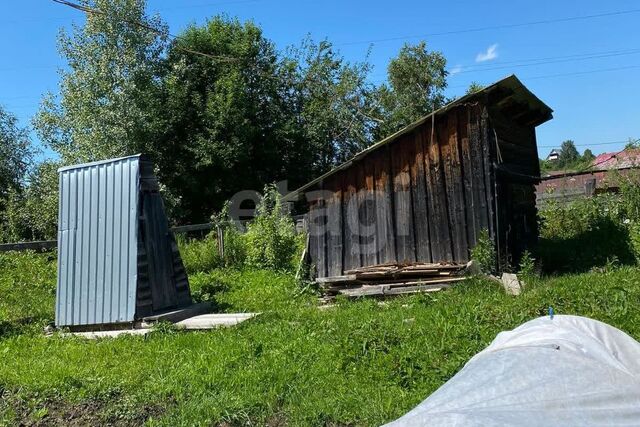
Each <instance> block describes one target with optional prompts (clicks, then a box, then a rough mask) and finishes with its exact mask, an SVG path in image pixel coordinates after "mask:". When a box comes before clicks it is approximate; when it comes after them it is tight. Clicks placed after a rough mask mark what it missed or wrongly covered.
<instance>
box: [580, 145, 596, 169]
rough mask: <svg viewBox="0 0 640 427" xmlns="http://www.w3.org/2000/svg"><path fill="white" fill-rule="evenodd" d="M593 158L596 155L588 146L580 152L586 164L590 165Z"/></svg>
mask: <svg viewBox="0 0 640 427" xmlns="http://www.w3.org/2000/svg"><path fill="white" fill-rule="evenodd" d="M595 158H596V156H595V155H594V154H593V151H591V150H590V149H588V148H587V149H586V150H584V153H582V162H583V163H585V164H586V165H590V164H591V163H592V162H593V160H594V159H595Z"/></svg>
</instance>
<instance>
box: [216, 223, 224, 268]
mask: <svg viewBox="0 0 640 427" xmlns="http://www.w3.org/2000/svg"><path fill="white" fill-rule="evenodd" d="M216 232H217V234H218V255H219V256H220V259H221V260H224V232H223V230H222V227H220V226H217V227H216Z"/></svg>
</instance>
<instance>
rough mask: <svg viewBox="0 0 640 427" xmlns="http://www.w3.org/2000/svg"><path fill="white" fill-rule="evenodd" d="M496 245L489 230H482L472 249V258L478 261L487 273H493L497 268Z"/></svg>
mask: <svg viewBox="0 0 640 427" xmlns="http://www.w3.org/2000/svg"><path fill="white" fill-rule="evenodd" d="M496 256H497V255H496V247H495V244H494V242H493V240H492V239H491V237H490V236H489V231H488V230H486V229H484V230H481V231H480V235H479V236H478V240H477V242H476V245H475V246H474V247H473V249H471V259H472V260H474V261H476V262H477V263H478V266H479V267H480V269H481V270H482V271H483V272H485V273H492V272H493V271H494V270H495V268H496Z"/></svg>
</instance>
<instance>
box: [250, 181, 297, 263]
mask: <svg viewBox="0 0 640 427" xmlns="http://www.w3.org/2000/svg"><path fill="white" fill-rule="evenodd" d="M256 211H257V215H256V217H255V219H254V220H253V221H252V222H251V223H249V225H248V228H247V233H246V235H245V236H244V237H245V239H246V249H247V261H246V262H247V265H249V266H250V267H253V268H259V269H260V268H266V269H271V270H276V271H293V270H294V269H295V262H296V261H297V259H296V254H297V253H298V250H299V248H300V247H301V246H302V242H303V238H302V237H303V236H301V235H299V234H297V233H296V226H295V223H294V222H293V219H292V218H291V217H290V216H289V215H288V213H287V212H285V211H284V209H283V206H282V202H281V197H280V193H278V190H277V188H276V187H275V186H274V185H270V186H267V187H265V192H264V196H263V197H262V200H261V201H260V203H259V204H258V206H257V208H256Z"/></svg>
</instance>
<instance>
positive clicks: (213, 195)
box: [34, 0, 447, 223]
mask: <svg viewBox="0 0 640 427" xmlns="http://www.w3.org/2000/svg"><path fill="white" fill-rule="evenodd" d="M87 4H88V5H89V6H91V7H93V8H95V9H97V10H99V11H100V13H93V14H90V16H89V19H87V21H86V23H85V24H84V25H83V26H78V27H74V29H73V31H72V32H71V33H70V34H68V33H65V32H62V33H61V35H60V38H59V42H58V48H59V51H60V53H61V55H62V56H63V57H64V58H65V59H66V61H67V65H68V67H67V68H65V69H64V70H62V71H61V80H60V83H59V92H58V94H56V95H54V94H48V95H47V96H46V97H45V98H44V100H43V102H42V107H41V109H40V111H39V112H38V114H37V116H36V118H35V120H34V126H35V129H36V131H37V133H38V136H39V138H40V139H41V140H42V141H43V142H44V143H45V144H47V145H48V146H49V147H50V148H52V149H53V150H54V151H55V152H57V153H58V154H59V155H60V157H61V160H62V162H63V163H64V164H69V163H75V162H80V161H90V160H97V159H104V158H110V157H116V156H121V155H128V154H134V153H138V152H145V153H146V154H148V155H150V156H151V158H152V160H153V161H154V162H155V164H156V166H157V175H158V178H159V181H160V182H162V183H163V184H164V187H163V190H162V192H163V195H164V196H165V198H166V199H167V200H168V203H167V207H168V208H169V209H170V216H171V218H172V219H173V221H174V222H178V223H196V222H203V221H205V220H206V218H207V216H208V213H209V212H212V211H215V210H219V209H220V208H221V207H222V205H223V203H224V201H225V200H228V199H230V198H231V197H232V196H233V195H234V194H235V193H237V192H238V191H241V190H260V189H261V188H262V187H263V185H264V183H266V182H278V181H281V180H285V179H286V180H288V185H289V188H293V187H296V186H298V185H301V184H302V183H304V182H307V181H309V180H310V179H312V178H313V177H315V176H318V175H319V174H321V173H324V172H326V171H327V170H328V169H330V168H331V167H333V166H334V165H335V164H337V163H340V162H342V161H344V160H346V159H348V158H350V157H351V156H353V155H354V154H355V153H357V152H359V151H361V150H362V149H364V148H366V147H367V146H369V145H370V144H371V143H372V142H374V141H375V140H377V139H380V138H382V137H386V136H388V135H389V134H390V133H393V132H395V131H396V130H398V129H399V128H400V127H402V126H404V125H406V124H409V123H410V122H411V121H413V120H415V119H417V118H419V117H421V116H423V115H425V114H427V113H429V112H431V111H432V110H433V109H434V108H437V107H439V106H440V105H442V103H443V102H444V100H445V98H444V94H443V91H444V88H445V87H446V75H447V74H446V71H445V64H446V61H445V59H444V57H443V55H442V54H441V53H439V52H429V51H427V49H426V45H425V43H424V42H423V43H419V44H417V45H406V46H404V47H403V48H402V50H401V51H400V53H399V55H398V56H397V57H396V58H395V59H393V60H392V61H391V63H390V65H389V70H388V80H389V84H388V85H383V86H382V87H381V88H377V87H375V86H374V85H373V84H371V83H369V82H368V81H369V73H370V71H371V68H372V67H371V65H370V64H369V63H368V61H367V60H365V61H363V62H358V63H349V62H347V61H346V60H345V59H344V58H343V57H342V56H341V55H340V54H339V52H338V51H337V50H336V49H335V47H334V46H333V45H332V44H331V43H330V42H328V41H326V40H324V41H321V42H319V43H317V42H314V41H313V40H311V39H309V38H307V39H305V40H304V41H303V42H302V43H301V44H300V45H299V46H296V47H291V48H289V49H287V50H286V51H283V52H279V51H277V50H276V48H275V45H274V43H273V42H272V41H271V40H269V39H268V38H266V37H265V36H264V34H263V32H262V29H261V28H260V27H259V26H258V25H256V24H254V23H252V22H245V23H242V22H240V21H239V20H237V19H232V18H229V17H226V16H215V17H213V18H211V19H209V20H207V21H206V22H205V23H204V24H201V25H196V24H193V25H190V26H189V27H188V28H186V29H185V30H184V31H183V32H182V33H181V34H180V35H179V37H177V38H176V39H175V40H174V41H173V42H171V43H169V42H168V40H167V37H166V34H167V33H166V30H167V27H166V25H165V24H164V23H163V22H162V21H161V20H160V19H159V18H158V17H149V16H147V15H146V13H145V6H146V2H145V1H144V0H92V1H87ZM132 22H141V23H142V24H143V25H142V26H141V25H133V24H132ZM150 28H151V29H150ZM154 29H155V30H154ZM156 30H157V31H156ZM194 52H202V53H205V54H206V55H201V54H197V53H194Z"/></svg>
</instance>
